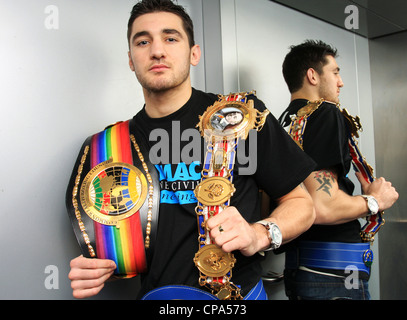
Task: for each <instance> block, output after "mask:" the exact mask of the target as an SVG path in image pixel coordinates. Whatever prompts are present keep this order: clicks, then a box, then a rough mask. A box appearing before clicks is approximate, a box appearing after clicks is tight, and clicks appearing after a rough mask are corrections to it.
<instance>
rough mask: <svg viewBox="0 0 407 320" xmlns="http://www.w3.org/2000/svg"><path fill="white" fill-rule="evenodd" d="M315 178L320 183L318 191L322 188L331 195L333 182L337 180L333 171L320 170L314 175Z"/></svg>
mask: <svg viewBox="0 0 407 320" xmlns="http://www.w3.org/2000/svg"><path fill="white" fill-rule="evenodd" d="M314 179H315V180H316V181H317V182H318V183H319V184H320V187H319V188H318V189H317V191H319V190H322V191H324V192H326V193H327V194H328V195H329V196H331V192H330V191H331V189H332V182H335V176H334V175H333V174H332V172H330V171H325V170H320V171H318V172H317V173H316V174H315V175H314Z"/></svg>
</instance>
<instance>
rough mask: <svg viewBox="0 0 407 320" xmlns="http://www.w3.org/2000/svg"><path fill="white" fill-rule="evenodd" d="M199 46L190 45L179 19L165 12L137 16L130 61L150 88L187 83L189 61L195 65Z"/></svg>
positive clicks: (143, 82)
mask: <svg viewBox="0 0 407 320" xmlns="http://www.w3.org/2000/svg"><path fill="white" fill-rule="evenodd" d="M198 51H199V46H197V45H195V46H193V47H192V48H190V46H189V42H188V36H187V34H186V32H185V30H184V28H183V26H182V20H181V18H180V17H178V16H177V15H175V14H172V13H168V12H155V13H148V14H145V15H142V16H140V17H138V18H137V19H136V20H135V21H134V23H133V27H132V34H131V37H130V52H129V59H130V60H129V64H130V68H131V70H133V71H134V72H135V74H136V77H137V79H138V80H139V82H140V84H141V85H142V87H143V88H144V89H145V90H147V91H150V92H161V91H167V90H169V89H172V88H176V87H177V86H180V85H185V84H188V85H190V79H189V72H190V65H191V64H192V65H197V64H198V62H199V58H200V51H199V52H198Z"/></svg>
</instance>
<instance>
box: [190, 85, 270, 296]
mask: <svg viewBox="0 0 407 320" xmlns="http://www.w3.org/2000/svg"><path fill="white" fill-rule="evenodd" d="M250 94H253V93H237V94H230V95H228V96H219V101H216V102H215V103H214V104H213V105H212V106H210V107H208V108H207V110H206V111H205V113H204V114H203V115H202V116H200V121H199V124H198V127H199V129H200V131H201V134H202V135H203V136H204V138H205V142H206V143H207V148H206V155H205V158H204V161H205V163H204V164H203V170H202V173H201V176H202V177H201V182H200V184H199V185H198V186H197V188H196V189H195V191H194V192H195V196H196V198H197V199H198V203H197V206H196V209H195V212H196V214H197V220H198V231H199V237H198V242H199V250H198V252H197V253H196V255H195V257H194V263H195V265H196V267H197V268H198V270H199V272H200V278H199V284H200V285H201V286H206V287H207V288H209V290H210V291H211V293H212V294H214V295H216V297H217V298H219V299H221V300H229V299H242V296H241V294H240V288H239V286H237V285H235V284H233V282H231V281H230V280H231V278H232V269H233V267H234V265H235V263H236V259H235V258H234V255H233V254H232V253H226V252H224V251H223V250H222V249H221V248H219V247H218V246H217V245H216V244H214V243H212V240H211V238H210V234H209V230H208V229H207V228H206V222H207V220H208V219H209V218H210V217H211V216H215V215H217V214H219V213H220V212H222V211H223V210H225V209H226V208H227V207H228V206H229V205H230V198H231V197H232V196H233V193H234V192H235V188H234V186H233V183H232V180H233V167H234V164H235V159H236V151H237V145H238V142H239V140H240V139H246V138H247V136H248V134H249V131H250V130H251V129H256V130H261V128H262V127H263V125H264V122H265V120H266V117H267V115H268V113H269V111H268V110H265V111H264V112H259V111H258V110H256V109H255V108H254V105H253V100H247V96H248V95H250Z"/></svg>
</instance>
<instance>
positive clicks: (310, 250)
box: [285, 241, 373, 274]
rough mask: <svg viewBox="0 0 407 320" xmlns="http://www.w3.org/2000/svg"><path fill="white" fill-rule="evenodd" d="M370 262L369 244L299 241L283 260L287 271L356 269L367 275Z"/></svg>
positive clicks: (371, 258) (371, 255) (371, 254)
mask: <svg viewBox="0 0 407 320" xmlns="http://www.w3.org/2000/svg"><path fill="white" fill-rule="evenodd" d="M372 262H373V252H372V250H371V249H370V244H369V243H342V242H316V241H300V243H299V246H298V247H297V249H296V250H290V251H287V252H286V258H285V266H286V268H287V269H297V268H298V267H299V266H304V267H310V268H320V269H334V270H347V269H351V270H352V269H355V268H356V269H357V270H358V271H364V272H366V273H367V274H370V266H371V264H372Z"/></svg>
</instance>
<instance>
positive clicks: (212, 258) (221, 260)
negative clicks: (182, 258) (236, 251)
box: [194, 244, 236, 277]
mask: <svg viewBox="0 0 407 320" xmlns="http://www.w3.org/2000/svg"><path fill="white" fill-rule="evenodd" d="M194 262H195V265H196V267H197V268H198V269H199V271H201V272H202V273H203V274H204V275H206V276H208V277H223V276H225V275H227V274H228V272H229V271H230V270H232V268H233V267H234V265H235V262H236V259H235V257H234V256H233V254H232V253H226V252H224V251H223V250H222V249H221V248H219V247H218V246H217V245H215V244H209V245H206V246H203V247H202V248H200V249H199V251H198V252H197V253H196V254H195V258H194Z"/></svg>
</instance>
